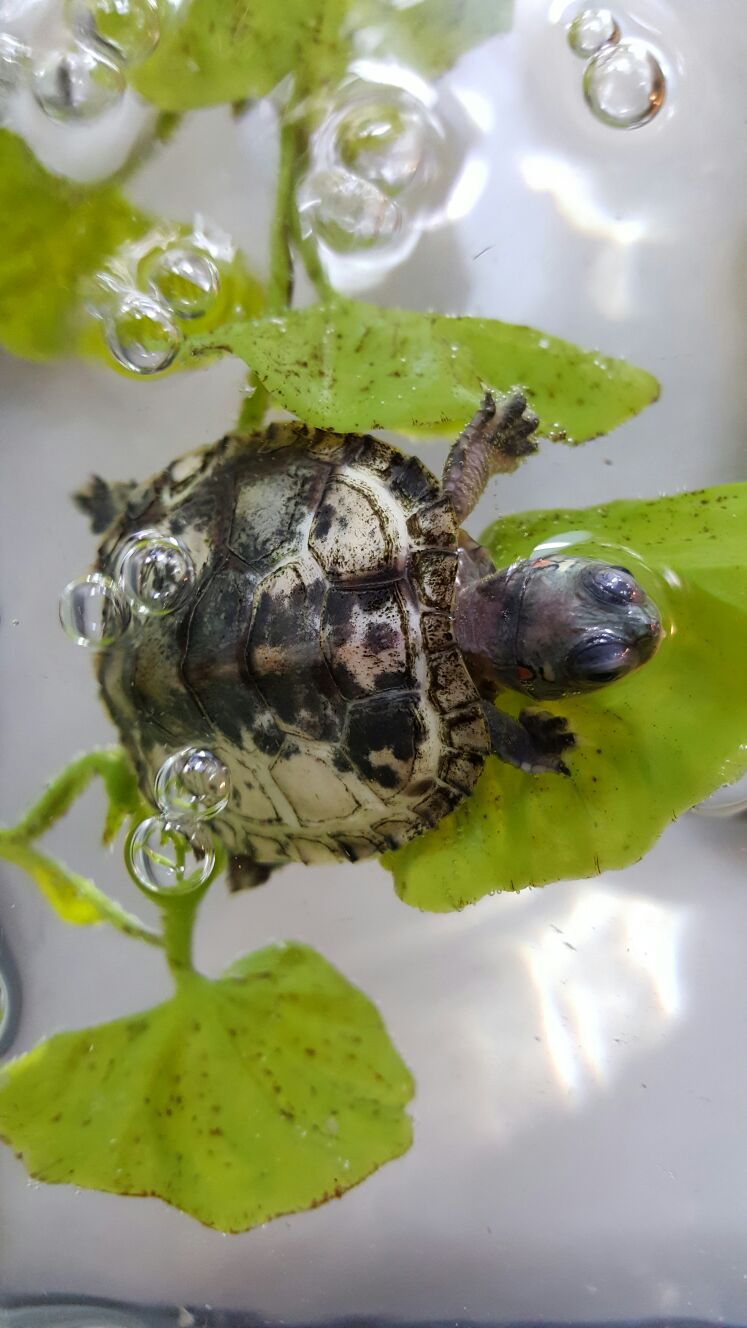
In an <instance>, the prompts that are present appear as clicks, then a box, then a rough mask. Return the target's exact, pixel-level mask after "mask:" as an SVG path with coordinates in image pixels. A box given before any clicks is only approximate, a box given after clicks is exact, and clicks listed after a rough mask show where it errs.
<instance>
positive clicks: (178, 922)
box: [162, 891, 203, 981]
mask: <svg viewBox="0 0 747 1328" xmlns="http://www.w3.org/2000/svg"><path fill="white" fill-rule="evenodd" d="M202 896H203V891H199V892H198V893H197V894H194V895H188V896H186V897H185V898H184V899H170V900H169V902H168V904H165V905H164V907H163V910H162V912H163V943H164V947H165V949H166V959H167V961H168V965H169V968H170V969H171V972H172V973H173V974H174V977H175V978H176V979H177V981H178V980H179V978H180V977H181V976H183V975H184V974H185V973H193V972H194V965H193V964H192V936H193V933H194V928H195V918H196V916H197V910H198V908H199V906H200V903H201V902H202Z"/></svg>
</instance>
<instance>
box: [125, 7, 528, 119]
mask: <svg viewBox="0 0 747 1328" xmlns="http://www.w3.org/2000/svg"><path fill="white" fill-rule="evenodd" d="M159 11H160V17H161V40H160V42H159V44H158V47H157V48H156V50H155V52H154V54H153V55H152V56H151V57H150V59H148V60H146V61H145V63H144V64H143V65H141V66H139V67H138V68H137V69H135V70H134V71H133V74H132V82H133V84H134V86H135V87H136V88H137V90H138V92H139V93H140V94H141V95H142V96H143V97H146V98H147V99H148V100H149V101H152V102H154V103H155V105H156V106H160V107H162V108H164V109H168V110H177V111H181V110H185V111H186V110H192V109H195V108H197V107H199V106H210V105H213V104H215V103H217V102H227V101H229V102H237V101H241V100H243V99H244V98H247V97H262V96H264V95H265V94H266V93H268V92H270V91H271V90H272V89H273V88H274V87H275V85H276V84H277V83H279V82H280V80H281V79H283V78H284V77H285V76H286V75H287V74H291V73H297V72H298V71H299V70H300V71H301V77H302V80H303V84H304V87H306V88H307V89H309V90H310V91H312V92H313V91H315V90H316V89H319V88H322V87H323V86H324V85H325V84H329V83H332V82H334V81H336V80H337V79H338V78H339V77H340V76H341V75H342V74H344V72H345V70H346V68H347V67H348V65H349V64H350V61H351V59H352V58H353V57H354V56H356V55H364V56H368V57H369V58H370V57H380V58H384V59H387V60H393V59H394V60H397V61H399V62H400V63H401V64H404V65H408V66H410V67H412V68H415V69H417V70H419V71H420V72H421V73H422V74H425V75H429V76H434V75H436V74H440V73H442V72H443V71H444V70H446V69H448V68H449V67H450V66H451V65H452V64H453V63H454V61H455V60H456V59H457V57H458V56H459V55H461V54H462V53H463V52H464V51H467V50H469V49H470V48H471V47H473V46H476V45H477V43H478V42H481V41H484V40H486V38H488V37H492V36H493V35H494V34H495V33H497V32H503V31H505V30H506V29H507V28H508V27H509V26H510V23H511V14H512V0H428V3H427V4H423V3H421V4H417V5H415V6H412V7H409V8H404V9H400V8H397V7H396V6H394V5H393V4H392V3H391V0H284V3H282V4H278V3H277V0H252V3H251V4H247V3H246V0H185V3H182V4H179V5H174V4H173V3H172V2H171V0H160V2H159Z"/></svg>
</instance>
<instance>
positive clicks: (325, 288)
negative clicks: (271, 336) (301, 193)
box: [267, 99, 334, 314]
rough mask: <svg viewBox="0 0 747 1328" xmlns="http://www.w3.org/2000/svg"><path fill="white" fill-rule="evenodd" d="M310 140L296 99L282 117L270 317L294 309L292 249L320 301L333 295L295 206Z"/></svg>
mask: <svg viewBox="0 0 747 1328" xmlns="http://www.w3.org/2000/svg"><path fill="white" fill-rule="evenodd" d="M308 141H309V132H308V128H307V125H306V122H305V119H304V117H303V116H302V115H300V114H299V112H298V109H297V105H296V101H295V99H294V100H293V101H291V103H290V105H289V106H287V107H286V108H285V110H284V111H283V112H282V113H281V118H280V164H279V166H278V182H277V191H276V195H275V213H274V216H273V221H272V231H271V236H270V281H269V286H268V291H267V312H268V313H270V314H280V313H284V312H285V311H286V310H287V309H289V308H290V307H291V303H292V300H293V249H295V250H296V253H297V254H298V256H299V257H300V259H301V261H302V263H303V265H304V268H305V270H306V274H307V276H308V277H309V280H310V281H311V283H312V285H313V286H314V289H315V290H316V292H317V294H318V296H319V298H320V300H323V301H324V300H329V299H330V298H331V297H332V296H333V295H334V291H333V289H332V286H331V285H330V283H329V281H328V280H327V278H326V276H325V274H324V269H323V267H322V265H321V263H320V261H319V254H318V252H317V248H316V245H315V243H314V241H313V239H312V238H311V236H308V235H304V234H303V232H302V229H301V221H300V218H299V215H298V209H297V207H296V189H297V186H298V181H299V176H300V174H301V170H302V168H303V163H304V159H305V157H306V154H307V151H308Z"/></svg>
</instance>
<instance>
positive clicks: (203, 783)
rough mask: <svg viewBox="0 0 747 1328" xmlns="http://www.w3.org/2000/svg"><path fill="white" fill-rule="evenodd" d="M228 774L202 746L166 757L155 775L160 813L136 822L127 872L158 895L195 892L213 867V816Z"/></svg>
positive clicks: (222, 801) (223, 801)
mask: <svg viewBox="0 0 747 1328" xmlns="http://www.w3.org/2000/svg"><path fill="white" fill-rule="evenodd" d="M230 792H231V777H230V774H229V772H228V769H227V768H226V766H225V765H224V764H223V762H222V761H221V760H220V758H219V757H218V756H216V754H215V753H214V752H212V751H210V750H209V749H208V748H205V747H184V748H183V749H182V750H181V751H178V752H175V753H174V754H173V755H172V756H169V757H167V759H166V760H165V761H164V763H163V765H162V766H161V768H160V770H159V771H158V774H157V776H156V783H155V797H156V802H157V804H158V807H159V813H160V814H159V815H157V816H150V817H148V818H147V819H146V820H144V821H141V822H140V823H139V825H137V826H136V827H135V829H134V830H133V832H132V834H131V835H130V836H129V839H128V841H127V846H126V861H127V866H128V869H129V871H130V874H131V875H132V876H133V878H134V880H135V881H136V882H137V884H138V885H139V886H140V887H141V889H143V890H144V891H145V892H146V893H147V894H149V895H153V896H157V897H161V898H164V897H173V896H174V895H185V894H191V893H192V892H193V891H195V890H199V889H200V887H201V886H203V885H204V884H205V882H206V881H207V880H208V878H209V877H210V875H211V873H212V872H213V870H214V868H215V861H216V851H215V841H214V838H213V834H212V831H211V829H210V826H209V825H208V824H207V822H208V821H210V820H211V819H212V817H214V816H217V815H218V814H219V813H220V812H222V811H223V809H224V807H225V806H226V805H227V803H228V799H229V796H230Z"/></svg>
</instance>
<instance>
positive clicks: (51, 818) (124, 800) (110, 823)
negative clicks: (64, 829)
mask: <svg viewBox="0 0 747 1328" xmlns="http://www.w3.org/2000/svg"><path fill="white" fill-rule="evenodd" d="M95 776H98V777H99V778H100V779H102V780H103V782H104V786H105V788H106V793H107V798H108V801H109V807H108V811H107V817H106V824H105V828H104V841H105V842H106V843H108V842H109V840H110V839H112V838H113V837H114V835H115V834H116V832H117V830H118V829H119V826H120V824H121V822H122V820H123V819H124V817H125V816H128V815H132V814H133V813H135V812H137V811H140V810H141V808H142V807H143V803H142V800H141V798H140V794H139V792H138V787H137V780H136V779H135V772H134V770H133V769H132V766H131V764H130V762H129V760H128V758H127V756H126V755H125V753H124V752H123V750H122V748H121V747H104V748H101V749H100V750H97V751H93V752H85V753H84V755H83V756H79V757H77V758H76V759H75V760H74V761H71V762H70V764H69V765H68V766H65V769H64V770H63V771H61V773H60V774H59V775H57V776H56V777H55V778H54V779H53V780H51V781H50V783H49V784H48V785H47V787H46V788H45V790H44V792H43V793H42V795H41V797H40V798H39V799H38V801H37V802H35V803H34V805H33V806H32V807H30V808H29V810H28V811H27V812H26V814H25V816H22V817H21V819H20V821H18V822H17V824H16V825H14V826H13V828H12V830H9V831H7V833H8V834H11V835H12V836H13V838H14V839H19V840H20V839H22V840H28V839H37V838H38V837H39V835H43V834H44V833H45V832H46V831H47V830H50V829H51V827H52V826H53V825H54V824H55V822H56V821H59V820H60V819H61V817H63V816H64V815H65V814H66V812H68V811H69V810H70V808H71V806H72V804H73V803H74V802H75V800H76V799H77V798H79V797H80V795H81V794H82V793H84V792H85V790H86V789H87V787H88V785H89V784H90V783H91V780H92V779H93V778H94V777H95Z"/></svg>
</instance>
